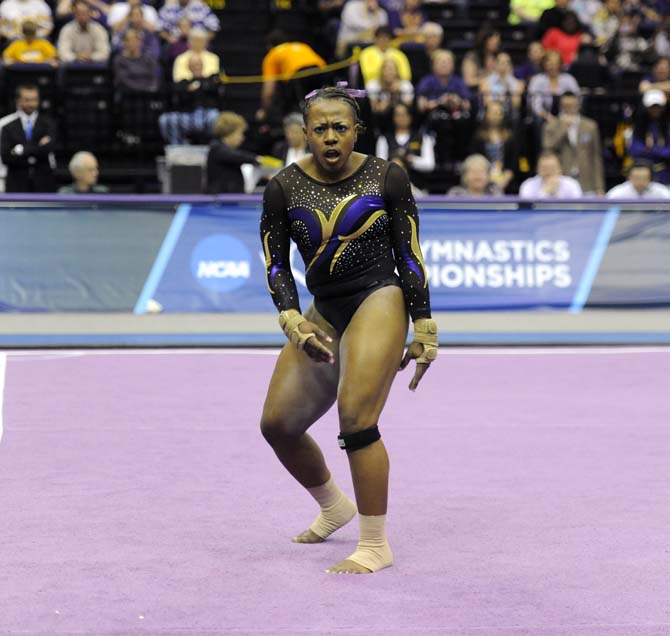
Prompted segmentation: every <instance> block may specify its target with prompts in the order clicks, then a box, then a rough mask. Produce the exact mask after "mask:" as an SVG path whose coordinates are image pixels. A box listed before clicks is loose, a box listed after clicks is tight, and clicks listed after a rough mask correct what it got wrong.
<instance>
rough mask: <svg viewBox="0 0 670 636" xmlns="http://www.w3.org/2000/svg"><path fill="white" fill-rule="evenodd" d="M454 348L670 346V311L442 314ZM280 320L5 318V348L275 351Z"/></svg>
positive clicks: (0, 332)
mask: <svg viewBox="0 0 670 636" xmlns="http://www.w3.org/2000/svg"><path fill="white" fill-rule="evenodd" d="M435 318H436V320H437V322H438V325H439V328H440V341H441V343H442V344H445V345H446V344H449V345H459V344H463V345H473V344H475V345H476V344H482V345H492V344H493V345H495V344H670V311H669V310H645V311H640V310H636V311H614V310H612V311H608V310H599V311H585V312H582V313H580V314H571V313H568V312H476V313H469V312H468V313H465V312H453V313H451V312H450V313H438V314H435ZM282 342H283V334H281V332H280V331H279V328H278V326H277V319H276V316H275V315H274V314H270V313H263V314H157V315H134V314H121V313H109V314H108V313H68V314H58V313H49V314H12V313H6V314H0V346H2V347H6V348H12V347H37V346H45V347H49V346H273V345H278V344H281V343H282Z"/></svg>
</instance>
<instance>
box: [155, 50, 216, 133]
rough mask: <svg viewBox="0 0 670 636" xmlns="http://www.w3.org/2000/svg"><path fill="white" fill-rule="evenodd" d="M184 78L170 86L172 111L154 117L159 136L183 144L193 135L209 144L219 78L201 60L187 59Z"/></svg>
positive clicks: (196, 58)
mask: <svg viewBox="0 0 670 636" xmlns="http://www.w3.org/2000/svg"><path fill="white" fill-rule="evenodd" d="M188 71H189V75H190V77H189V78H188V79H182V80H180V81H178V82H175V83H174V85H173V87H172V95H173V100H174V110H173V111H170V112H166V113H163V114H162V115H161V116H160V117H159V118H158V126H159V128H160V130H161V134H162V135H163V138H164V139H165V140H166V141H167V142H168V143H169V144H173V145H174V144H187V143H189V141H190V140H191V139H193V138H196V140H197V141H205V142H206V143H209V141H210V139H211V136H212V130H213V127H214V123H215V122H216V120H217V118H218V117H219V105H220V94H221V93H220V90H221V81H220V79H219V74H218V73H210V74H209V75H208V74H206V73H205V70H204V63H203V59H202V57H200V56H197V55H194V56H191V57H190V58H189V68H188Z"/></svg>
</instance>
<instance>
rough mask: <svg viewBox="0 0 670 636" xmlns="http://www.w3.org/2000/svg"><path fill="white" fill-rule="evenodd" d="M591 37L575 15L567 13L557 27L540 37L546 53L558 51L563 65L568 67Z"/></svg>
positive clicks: (571, 12)
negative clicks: (581, 46) (582, 45)
mask: <svg viewBox="0 0 670 636" xmlns="http://www.w3.org/2000/svg"><path fill="white" fill-rule="evenodd" d="M591 40H592V38H591V35H590V34H588V33H586V32H585V31H584V29H583V27H582V25H581V24H580V22H579V19H578V18H577V14H576V13H574V12H573V11H568V12H566V13H565V14H564V15H563V20H562V22H561V24H560V25H559V26H556V27H551V28H549V29H548V30H547V32H546V33H545V34H544V36H543V37H542V46H544V48H545V50H547V51H558V52H559V53H560V54H561V60H562V61H563V64H564V65H566V66H569V65H570V64H572V62H573V61H574V59H575V57H576V56H577V51H579V46H580V45H581V44H582V43H586V44H588V43H590V42H591Z"/></svg>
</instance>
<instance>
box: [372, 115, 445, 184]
mask: <svg viewBox="0 0 670 636" xmlns="http://www.w3.org/2000/svg"><path fill="white" fill-rule="evenodd" d="M375 154H376V155H377V156H378V157H380V158H381V159H387V160H388V159H390V158H392V157H400V158H401V159H402V160H403V161H404V162H405V164H406V165H407V166H408V168H409V169H410V171H412V170H414V171H416V172H432V171H433V170H435V143H434V141H433V138H432V137H431V136H430V135H427V134H426V133H425V132H424V131H422V130H420V129H418V128H416V127H415V126H414V125H413V123H412V111H411V110H410V108H409V106H407V105H406V104H396V106H395V107H394V109H393V130H392V131H391V132H389V133H387V134H386V135H380V137H379V138H378V139H377V148H376V152H375Z"/></svg>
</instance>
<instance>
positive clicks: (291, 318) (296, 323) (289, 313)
mask: <svg viewBox="0 0 670 636" xmlns="http://www.w3.org/2000/svg"><path fill="white" fill-rule="evenodd" d="M279 326H280V327H281V328H282V329H283V331H284V333H285V334H286V337H287V338H288V339H289V340H290V341H291V342H292V343H293V344H294V345H295V346H296V347H298V349H301V350H303V351H304V352H305V353H306V354H307V355H308V356H309V357H310V358H312V360H315V361H316V362H327V363H328V364H334V362H335V357H334V355H333V352H332V351H331V350H330V349H328V347H326V345H325V343H326V342H332V341H333V339H332V338H331V337H330V336H329V335H328V334H327V333H326V332H325V331H324V330H323V329H321V328H320V327H318V326H317V325H315V324H314V323H313V322H311V321H309V320H307V318H305V317H304V316H303V315H302V314H300V312H299V311H298V310H297V309H287V310H285V311H282V312H281V313H280V314H279Z"/></svg>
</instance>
